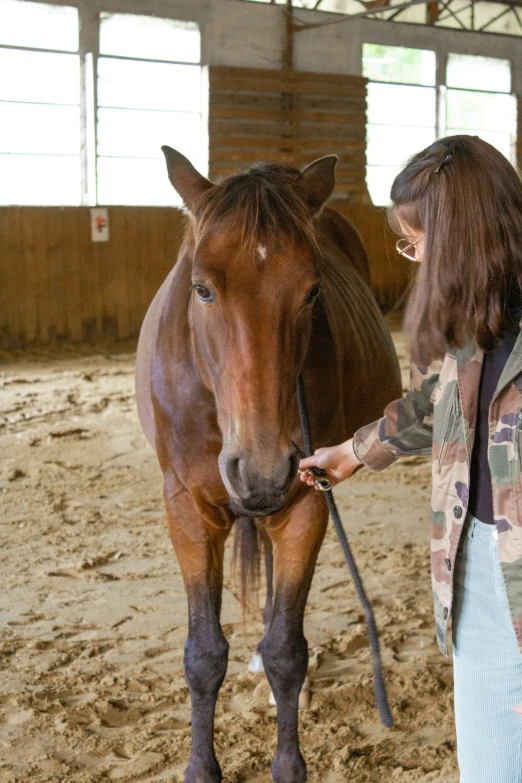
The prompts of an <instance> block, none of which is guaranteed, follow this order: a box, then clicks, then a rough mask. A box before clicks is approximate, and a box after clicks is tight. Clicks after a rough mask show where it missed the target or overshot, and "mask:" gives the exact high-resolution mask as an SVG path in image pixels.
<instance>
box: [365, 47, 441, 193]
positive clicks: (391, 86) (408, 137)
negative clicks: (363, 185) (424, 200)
mask: <svg viewBox="0 0 522 783" xmlns="http://www.w3.org/2000/svg"><path fill="white" fill-rule="evenodd" d="M435 72H436V60H435V52H432V51H429V50H424V49H407V48H405V47H401V46H381V45H380V44H368V43H366V44H363V75H364V76H366V77H367V78H368V79H370V82H369V84H368V125H367V149H366V158H367V174H366V177H367V183H368V190H369V191H370V196H371V198H372V201H373V203H374V204H388V203H389V200H390V187H391V183H392V182H393V179H394V177H395V176H396V175H397V174H398V173H399V171H400V170H401V168H402V166H403V165H404V162H405V161H406V160H407V158H408V157H409V156H410V155H412V154H413V153H414V152H415V151H416V150H420V149H422V148H423V147H426V146H428V144H431V142H432V141H434V140H435V136H436V130H435V129H436V90H435Z"/></svg>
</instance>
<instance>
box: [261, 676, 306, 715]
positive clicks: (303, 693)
mask: <svg viewBox="0 0 522 783" xmlns="http://www.w3.org/2000/svg"><path fill="white" fill-rule="evenodd" d="M268 703H269V704H270V706H271V707H275V706H276V700H275V697H274V694H273V692H272V691H270V696H269V697H268ZM298 706H299V709H300V710H307V709H308V708H309V706H310V680H309V679H308V677H305V681H304V682H303V687H302V688H301V692H300V693H299V703H298Z"/></svg>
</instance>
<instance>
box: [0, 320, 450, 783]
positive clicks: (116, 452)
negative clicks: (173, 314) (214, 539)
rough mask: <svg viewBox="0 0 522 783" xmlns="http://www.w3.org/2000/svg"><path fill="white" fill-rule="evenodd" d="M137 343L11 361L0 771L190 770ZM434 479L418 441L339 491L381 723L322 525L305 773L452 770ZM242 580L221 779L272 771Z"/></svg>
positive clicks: (0, 384)
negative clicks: (376, 652)
mask: <svg viewBox="0 0 522 783" xmlns="http://www.w3.org/2000/svg"><path fill="white" fill-rule="evenodd" d="M395 339H396V344H397V347H398V351H399V354H400V357H401V361H402V363H403V366H404V367H403V369H404V370H405V374H406V360H405V356H404V348H403V343H402V339H401V336H400V334H396V335H395ZM67 355H69V358H64V357H66V356H67ZM133 359H134V357H133V355H132V354H129V353H126V354H121V353H119V354H113V353H111V354H109V353H103V352H101V351H98V352H97V353H92V352H91V353H90V355H81V354H80V353H79V352H74V353H73V352H70V353H69V354H62V355H60V356H59V355H58V354H57V355H56V356H54V355H53V354H52V353H50V352H49V353H47V354H45V355H40V356H37V357H35V358H31V359H28V358H27V356H26V357H22V358H20V357H18V358H16V360H15V361H12V360H9V357H8V361H7V362H5V363H4V364H3V365H2V366H0V444H1V445H0V503H1V515H0V535H1V540H0V547H1V548H0V561H1V569H2V571H1V572H2V589H1V597H0V660H1V669H0V783H4V782H7V781H9V782H10V783H11V782H12V781H17V783H29V782H30V781H34V782H35V783H51V782H52V783H57V782H58V781H60V782H61V781H66V782H67V783H84V782H86V781H89V782H90V781H93V783H94V781H96V782H97V781H100V782H101V781H122V782H123V783H125V782H126V781H142V782H143V783H152V782H153V781H154V782H156V781H158V782H159V781H163V782H165V783H174V782H175V781H176V782H177V781H182V779H183V770H184V767H185V764H186V762H187V759H188V753H189V743H190V723H189V703H188V696H187V690H186V688H185V683H184V678H183V672H182V648H183V641H184V639H185V634H186V603H185V596H184V592H183V586H182V582H181V577H180V572H179V567H178V564H177V562H176V560H175V556H174V553H173V551H172V549H171V544H170V540H169V537H168V535H167V529H166V525H165V522H164V511H163V504H162V497H161V494H162V493H161V476H160V472H159V469H158V467H157V464H156V459H155V455H154V454H153V452H152V451H151V449H150V448H149V447H148V446H147V444H146V441H145V438H144V436H143V435H142V433H141V430H140V427H139V425H138V421H137V416H136V412H135V407H134V396H133ZM429 484H430V474H429V466H428V464H427V462H426V460H424V459H411V460H408V461H403V462H402V463H400V464H396V465H394V466H392V467H391V468H390V469H389V470H387V471H385V472H384V473H381V474H380V475H378V476H377V475H375V474H370V473H369V472H368V471H360V472H359V473H357V475H356V476H355V477H354V478H352V479H351V480H350V481H348V482H346V483H345V484H344V485H342V486H341V487H340V488H339V489H338V490H337V491H336V495H337V498H338V500H339V505H340V508H341V511H342V513H343V517H344V521H345V523H346V528H347V531H348V534H349V536H350V538H351V541H352V544H353V548H354V552H355V555H356V558H357V562H358V565H359V567H360V569H361V572H362V575H363V579H364V582H365V586H366V589H367V591H368V593H369V595H370V597H371V598H372V600H373V605H374V607H375V612H376V617H377V621H378V625H379V628H380V631H381V645H382V649H383V659H384V665H385V673H386V680H387V683H388V688H389V695H390V700H391V705H392V709H393V713H394V715H395V718H396V725H395V728H394V729H393V730H387V729H385V728H383V727H382V726H381V725H380V722H379V718H378V714H377V711H376V708H375V705H374V701H373V689H372V681H371V664H370V655H369V652H368V648H367V643H366V635H365V630H364V625H363V624H362V620H363V617H362V614H361V610H360V607H359V604H358V602H357V598H356V596H355V594H354V590H353V587H352V584H351V582H350V578H349V574H348V572H347V568H346V565H345V563H344V560H343V557H342V553H341V550H340V547H339V545H338V543H337V541H336V540H335V538H334V535H333V534H332V532H331V531H330V532H329V534H328V537H327V540H326V541H325V544H324V546H323V550H322V552H321V556H320V561H319V565H318V568H317V571H316V576H315V580H314V584H313V589H312V592H311V595H310V599H309V605H308V612H307V617H306V634H307V638H308V641H309V645H310V659H311V680H312V688H313V698H312V704H311V708H310V709H309V710H307V711H304V712H302V713H301V737H302V747H303V753H304V756H305V758H306V761H307V763H308V770H309V781H310V783H341V782H342V781H350V783H367V782H369V781H372V782H373V781H375V782H376V783H377V782H382V783H388V781H392V782H393V781H395V780H397V781H401V783H409V782H410V781H426V782H428V781H429V782H430V783H456V781H457V780H458V775H457V772H456V760H455V738H454V725H453V714H452V683H451V664H450V663H449V662H448V661H447V660H446V659H444V658H443V657H442V656H441V655H440V653H439V652H438V650H437V648H436V645H435V642H434V628H433V622H432V608H431V595H430V586H429V553H428V546H429V542H428V536H429V530H428V498H429ZM235 592H236V591H235V585H234V583H233V580H232V578H231V577H230V576H227V578H226V589H225V596H224V611H223V626H224V630H225V633H226V635H227V637H228V639H229V641H230V644H231V650H230V661H229V668H228V676H227V678H226V681H225V684H224V686H223V688H222V690H221V695H220V698H219V702H218V710H217V721H216V744H217V752H218V756H219V759H220V761H221V765H222V768H223V774H224V780H225V781H226V783H239V782H240V781H245V782H246V781H250V783H254V781H255V783H265V781H270V780H271V777H270V774H269V769H270V762H271V759H272V757H273V754H274V748H275V734H276V712H275V708H273V707H270V706H269V705H268V693H269V689H268V686H267V683H266V680H265V678H264V676H263V675H256V674H250V673H249V672H248V671H247V663H248V660H249V658H250V655H251V652H252V650H253V648H254V647H255V644H256V642H257V640H258V639H259V637H260V634H261V631H262V626H261V622H260V617H255V618H253V619H252V620H251V621H249V622H248V623H247V625H246V626H245V627H244V626H243V624H242V621H241V612H240V608H239V605H238V601H237V599H236V597H235Z"/></svg>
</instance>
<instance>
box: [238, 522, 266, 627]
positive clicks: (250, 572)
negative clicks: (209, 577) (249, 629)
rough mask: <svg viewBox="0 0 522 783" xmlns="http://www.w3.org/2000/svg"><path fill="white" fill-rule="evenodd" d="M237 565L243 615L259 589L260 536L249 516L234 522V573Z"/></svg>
mask: <svg viewBox="0 0 522 783" xmlns="http://www.w3.org/2000/svg"><path fill="white" fill-rule="evenodd" d="M238 566H239V582H240V589H241V592H240V595H241V607H242V609H243V617H244V616H245V614H246V611H247V609H249V607H250V601H251V596H252V595H253V594H254V595H256V594H257V593H258V591H259V580H260V577H261V547H260V536H259V532H258V529H257V527H256V523H255V522H254V520H253V519H252V518H251V517H240V518H239V519H238V520H237V521H236V524H235V532H234V554H233V557H232V568H233V571H234V574H237V570H238Z"/></svg>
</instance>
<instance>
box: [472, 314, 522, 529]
mask: <svg viewBox="0 0 522 783" xmlns="http://www.w3.org/2000/svg"><path fill="white" fill-rule="evenodd" d="M510 315H511V318H510V319H509V324H508V325H506V328H505V331H504V332H503V334H502V337H501V338H500V341H499V342H498V343H497V345H496V346H495V347H494V348H493V350H492V351H486V352H485V353H484V363H483V365H482V374H481V376H480V387H479V396H478V408H477V424H476V430H475V441H474V444H473V452H472V454H471V468H470V487H469V489H470V492H469V511H470V512H471V514H473V516H474V517H476V518H477V519H480V521H481V522H486V523H487V524H488V525H494V524H495V520H494V519H493V499H492V493H491V471H490V469H489V462H488V441H489V432H488V416H489V406H490V403H491V400H492V399H493V395H494V394H495V390H496V388H497V384H498V382H499V379H500V376H501V375H502V371H503V369H504V367H505V366H506V362H507V360H508V359H509V356H510V354H511V351H512V350H513V347H514V345H515V342H516V339H517V337H518V335H519V332H520V328H519V325H518V321H519V320H520V318H521V317H522V308H520V306H518V305H514V306H511V307H510Z"/></svg>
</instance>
